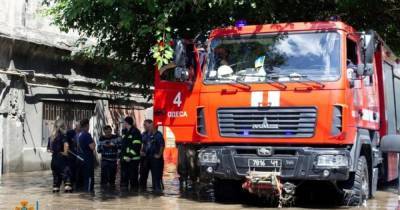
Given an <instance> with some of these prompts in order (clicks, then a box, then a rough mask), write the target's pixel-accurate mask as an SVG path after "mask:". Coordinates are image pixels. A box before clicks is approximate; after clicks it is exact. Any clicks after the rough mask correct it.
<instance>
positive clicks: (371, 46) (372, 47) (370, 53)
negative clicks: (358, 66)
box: [363, 30, 376, 64]
mask: <svg viewBox="0 0 400 210" xmlns="http://www.w3.org/2000/svg"><path fill="white" fill-rule="evenodd" d="M363 47H364V51H365V58H364V59H365V60H364V62H365V63H367V64H370V63H372V61H373V58H374V54H375V51H376V40H375V31H372V30H371V31H368V33H367V34H366V35H364V46H363Z"/></svg>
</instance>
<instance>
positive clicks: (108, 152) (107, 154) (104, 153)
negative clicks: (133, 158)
mask: <svg viewBox="0 0 400 210" xmlns="http://www.w3.org/2000/svg"><path fill="white" fill-rule="evenodd" d="M103 132H104V135H103V136H101V137H100V139H99V145H98V147H97V151H98V152H99V153H100V154H101V178H100V179H101V181H100V183H101V185H102V186H105V185H107V184H110V186H115V176H116V174H117V160H118V149H119V146H120V142H119V138H118V136H117V135H114V134H112V128H111V126H109V125H106V126H104V128H103Z"/></svg>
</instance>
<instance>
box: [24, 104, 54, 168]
mask: <svg viewBox="0 0 400 210" xmlns="http://www.w3.org/2000/svg"><path fill="white" fill-rule="evenodd" d="M42 116H43V103H42V102H37V103H35V102H34V103H29V102H26V101H25V121H24V143H25V144H24V147H23V152H22V156H23V161H22V162H23V163H22V165H23V168H22V169H23V171H35V170H46V169H50V160H51V154H50V153H48V152H47V148H46V147H45V146H44V145H42V140H43V135H42V130H43V129H42V126H43V121H42Z"/></svg>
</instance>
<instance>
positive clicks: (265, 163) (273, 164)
mask: <svg viewBox="0 0 400 210" xmlns="http://www.w3.org/2000/svg"><path fill="white" fill-rule="evenodd" d="M249 167H250V168H281V167H282V160H278V159H249Z"/></svg>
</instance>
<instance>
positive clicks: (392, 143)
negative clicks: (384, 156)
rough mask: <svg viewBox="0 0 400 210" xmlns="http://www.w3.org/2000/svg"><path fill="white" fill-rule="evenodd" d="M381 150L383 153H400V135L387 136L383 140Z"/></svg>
mask: <svg viewBox="0 0 400 210" xmlns="http://www.w3.org/2000/svg"><path fill="white" fill-rule="evenodd" d="M380 148H381V151H382V152H395V153H400V135H387V136H384V137H383V138H382V140H381V144H380Z"/></svg>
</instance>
